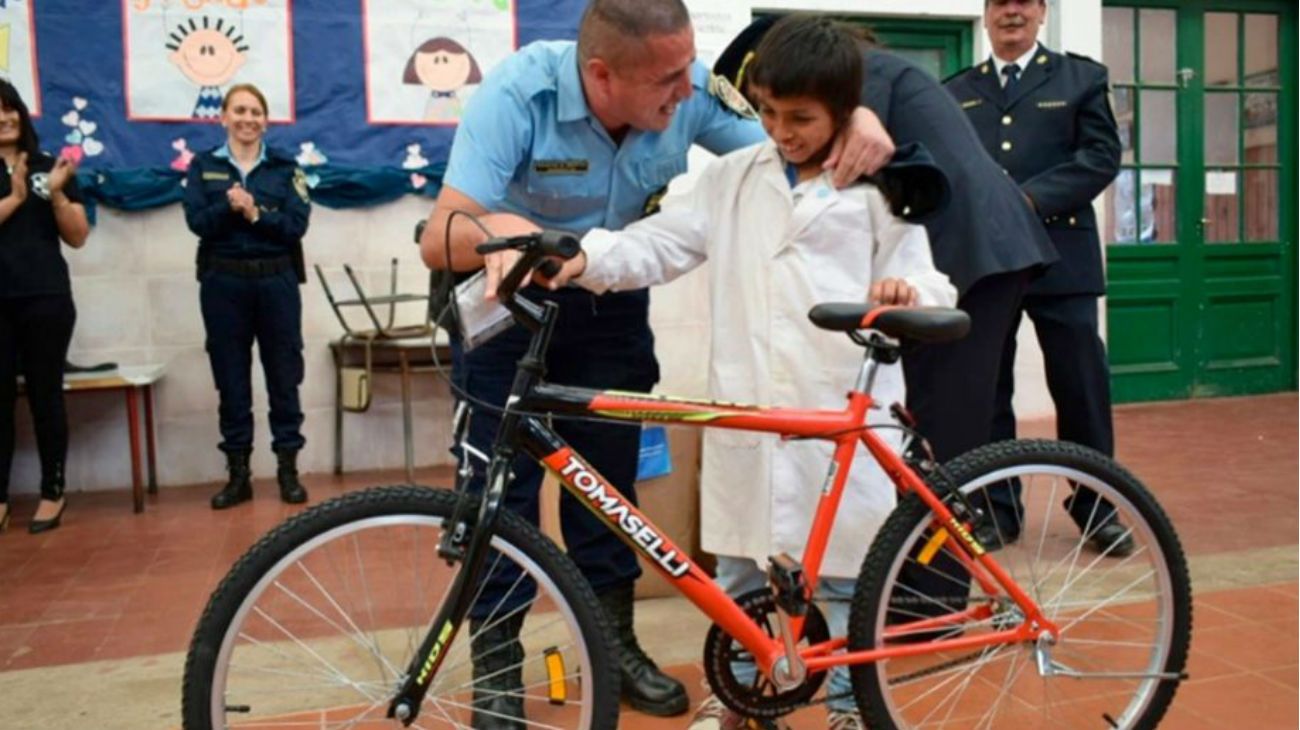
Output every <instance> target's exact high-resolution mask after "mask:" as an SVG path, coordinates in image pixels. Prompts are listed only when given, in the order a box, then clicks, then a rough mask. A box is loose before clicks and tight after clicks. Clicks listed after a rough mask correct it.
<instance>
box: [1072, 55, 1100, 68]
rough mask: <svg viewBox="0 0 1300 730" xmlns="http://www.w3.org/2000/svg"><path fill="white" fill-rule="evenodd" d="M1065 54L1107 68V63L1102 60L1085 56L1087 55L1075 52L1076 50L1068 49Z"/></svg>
mask: <svg viewBox="0 0 1300 730" xmlns="http://www.w3.org/2000/svg"><path fill="white" fill-rule="evenodd" d="M1065 55H1067V56H1069V57H1070V58H1075V59H1078V60H1080V61H1085V62H1087V63H1090V64H1092V65H1094V66H1101V67H1102V68H1105V67H1106V64H1104V63H1102V62H1101V61H1098V60H1097V59H1095V58H1092V57H1090V56H1085V55H1083V54H1082V53H1075V52H1074V51H1066V52H1065Z"/></svg>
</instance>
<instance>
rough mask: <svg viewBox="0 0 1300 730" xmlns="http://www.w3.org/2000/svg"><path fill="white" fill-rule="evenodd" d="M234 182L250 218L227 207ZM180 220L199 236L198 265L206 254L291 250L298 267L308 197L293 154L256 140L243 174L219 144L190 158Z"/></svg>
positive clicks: (272, 254) (256, 255) (248, 255)
mask: <svg viewBox="0 0 1300 730" xmlns="http://www.w3.org/2000/svg"><path fill="white" fill-rule="evenodd" d="M236 183H238V184H240V185H242V186H243V187H244V189H245V190H247V191H248V192H249V193H250V194H251V195H252V196H253V200H254V202H255V203H256V204H257V208H258V219H257V222H256V223H249V222H248V221H247V220H246V219H245V218H244V217H243V216H242V215H237V214H235V213H233V212H232V211H231V209H230V203H229V201H228V200H227V199H226V191H227V190H229V189H230V187H231V186H232V185H235V184H236ZM184 207H185V222H186V223H187V224H188V225H189V227H190V230H191V231H193V232H194V233H195V234H197V235H198V237H199V267H200V271H202V267H203V261H204V260H205V258H207V257H218V258H223V259H268V258H277V257H281V256H293V257H294V258H295V268H297V269H298V270H299V281H302V280H303V276H302V270H301V257H302V237H303V235H304V234H305V233H306V232H307V220H308V217H309V216H310V214H311V199H310V198H309V197H308V193H307V182H306V178H305V177H304V176H303V173H302V170H301V169H299V168H298V164H297V163H296V162H295V161H294V159H293V157H291V156H289V155H287V154H284V153H282V152H279V151H277V150H274V149H272V148H270V147H269V146H267V145H265V144H264V145H263V146H262V159H261V160H259V162H258V163H257V165H255V166H254V167H253V169H252V170H250V171H249V173H248V175H247V177H246V178H245V176H244V175H243V174H242V173H241V172H240V170H239V167H237V166H236V165H235V163H234V161H233V160H231V159H230V157H229V153H228V152H227V151H226V147H225V145H222V146H221V147H218V148H217V149H215V150H211V151H208V152H204V153H202V154H200V155H198V156H196V157H195V158H194V159H193V160H192V161H191V162H190V168H189V172H188V173H187V175H186V178H185V200H184Z"/></svg>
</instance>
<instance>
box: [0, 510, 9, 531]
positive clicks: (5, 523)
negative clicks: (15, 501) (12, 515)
mask: <svg viewBox="0 0 1300 730" xmlns="http://www.w3.org/2000/svg"><path fill="white" fill-rule="evenodd" d="M8 529H9V505H8V503H6V504H5V516H4V517H0V532H4V531H6V530H8Z"/></svg>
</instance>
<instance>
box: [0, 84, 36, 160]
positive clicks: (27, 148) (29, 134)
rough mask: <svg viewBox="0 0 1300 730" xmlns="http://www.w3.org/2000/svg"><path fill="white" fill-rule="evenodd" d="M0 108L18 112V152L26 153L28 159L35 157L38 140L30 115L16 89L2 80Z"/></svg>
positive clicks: (0, 85)
mask: <svg viewBox="0 0 1300 730" xmlns="http://www.w3.org/2000/svg"><path fill="white" fill-rule="evenodd" d="M0 108H3V109H4V110H5V111H11V112H18V151H19V152H26V153H27V157H28V158H32V157H35V156H36V154H37V153H38V152H39V151H40V140H39V139H38V138H37V137H36V127H34V126H32V114H31V112H29V111H27V104H26V103H24V102H23V97H22V95H21V94H19V93H18V89H17V88H15V87H14V85H13V84H11V83H9V82H8V81H5V80H3V79H0Z"/></svg>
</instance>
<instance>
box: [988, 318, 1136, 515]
mask: <svg viewBox="0 0 1300 730" xmlns="http://www.w3.org/2000/svg"><path fill="white" fill-rule="evenodd" d="M1022 308H1023V310H1024V312H1026V313H1027V314H1028V315H1029V319H1030V320H1031V321H1032V322H1033V323H1034V331H1035V332H1036V333H1037V335H1038V342H1039V345H1040V346H1041V347H1042V349H1043V368H1044V371H1045V373H1046V376H1047V389H1048V391H1049V392H1050V393H1051V395H1052V402H1053V403H1054V404H1055V405H1056V436H1057V438H1059V439H1060V440H1062V441H1070V442H1073V443H1076V444H1082V445H1084V446H1088V447H1090V448H1093V449H1096V450H1097V451H1100V452H1101V453H1103V454H1105V455H1107V456H1112V455H1114V453H1115V436H1114V431H1113V429H1112V425H1111V410H1110V368H1109V366H1108V365H1107V361H1106V346H1105V345H1104V344H1103V343H1102V341H1101V336H1100V335H1099V334H1098V328H1097V324H1098V319H1097V297H1096V296H1093V295H1091V294H1080V295H1034V294H1029V295H1026V296H1025V298H1024V304H1023V307H1022ZM1019 326H1020V315H1019V314H1017V315H1016V319H1015V322H1014V324H1013V326H1012V328H1011V334H1010V335H1009V336H1008V337H1007V340H1006V349H1005V352H1004V354H1003V357H1002V372H1001V375H1000V376H999V378H998V395H997V413H996V415H995V420H994V424H993V433H994V436H995V437H996V438H997V439H1011V438H1015V437H1016V414H1015V411H1013V410H1012V407H1011V396H1012V395H1013V394H1014V392H1015V374H1014V366H1015V361H1016V337H1015V333H1016V330H1017V329H1018V328H1019ZM990 499H991V500H992V501H993V502H994V504H995V506H998V507H1001V508H1003V509H1004V510H1005V509H1006V508H1007V507H1009V505H1007V504H1005V503H1004V502H1003V500H1002V499H1000V497H999V494H998V493H997V492H994V493H993V494H992V495H991V497H990ZM999 503H1001V504H999ZM1066 507H1067V508H1068V509H1069V511H1070V516H1071V517H1072V518H1073V519H1074V521H1075V523H1076V524H1077V525H1079V527H1080V528H1085V527H1087V528H1088V529H1092V530H1095V529H1096V528H1097V527H1098V526H1099V525H1101V524H1103V523H1105V522H1106V521H1108V520H1109V519H1111V517H1112V516H1113V515H1114V512H1115V509H1114V507H1112V506H1111V505H1110V504H1109V503H1108V502H1105V501H1102V502H1101V503H1100V504H1099V503H1098V500H1097V494H1096V492H1093V491H1092V490H1090V489H1078V490H1076V491H1075V493H1074V494H1073V495H1072V497H1071V498H1070V499H1068V500H1067V501H1066ZM1094 508H1095V509H1094ZM1007 517H1010V518H1012V519H1014V516H1011V515H1008V514H1006V512H1005V511H1004V513H1003V516H1001V517H998V521H999V524H1000V525H1004V524H1007V522H1006V518H1007Z"/></svg>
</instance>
